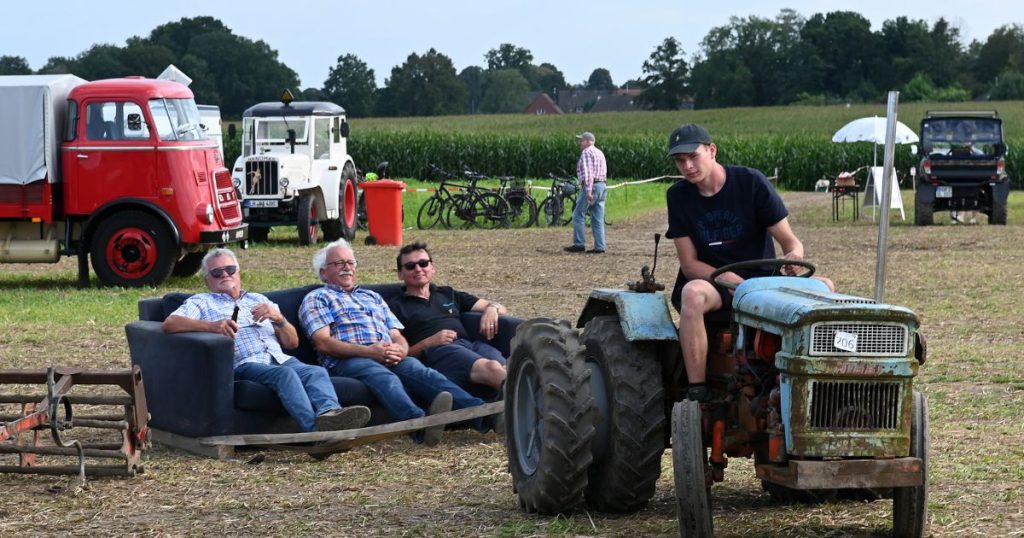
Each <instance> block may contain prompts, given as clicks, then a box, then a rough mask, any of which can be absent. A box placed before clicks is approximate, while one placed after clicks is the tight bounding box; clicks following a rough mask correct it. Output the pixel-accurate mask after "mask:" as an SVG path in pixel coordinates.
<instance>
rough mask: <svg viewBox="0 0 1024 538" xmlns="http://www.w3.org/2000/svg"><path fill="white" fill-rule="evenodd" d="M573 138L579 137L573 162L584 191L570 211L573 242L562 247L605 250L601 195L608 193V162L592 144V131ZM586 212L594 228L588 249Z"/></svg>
mask: <svg viewBox="0 0 1024 538" xmlns="http://www.w3.org/2000/svg"><path fill="white" fill-rule="evenodd" d="M576 139H577V140H579V141H580V150H582V151H581V152H580V160H579V161H578V162H577V163H576V176H577V177H578V178H579V181H580V190H581V191H583V193H582V196H580V197H579V198H577V199H576V207H575V208H574V209H573V212H572V246H568V247H565V249H564V250H565V251H566V252H583V251H587V252H589V253H592V254H604V249H605V244H604V199H605V196H606V194H607V183H606V181H607V179H608V166H607V164H606V163H605V160H604V152H602V151H601V150H599V149H597V146H595V145H594V134H593V133H590V132H585V133H581V134H578V135H576ZM587 213H590V228H591V230H593V232H594V249H593V250H587V224H586V215H587Z"/></svg>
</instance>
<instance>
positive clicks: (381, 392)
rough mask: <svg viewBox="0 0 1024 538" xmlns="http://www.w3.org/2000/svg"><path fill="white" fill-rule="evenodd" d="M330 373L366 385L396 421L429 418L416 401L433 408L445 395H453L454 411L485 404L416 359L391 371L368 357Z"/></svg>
mask: <svg viewBox="0 0 1024 538" xmlns="http://www.w3.org/2000/svg"><path fill="white" fill-rule="evenodd" d="M330 372H331V375H335V376H342V377H351V378H354V379H358V380H360V381H362V382H363V383H365V384H366V386H367V388H368V389H369V390H370V392H371V393H372V394H373V395H374V396H375V397H376V398H377V400H378V401H379V402H380V404H381V405H382V406H384V408H385V409H387V410H388V412H389V413H391V416H393V417H395V419H396V420H409V419H412V418H420V417H422V416H424V415H426V413H425V412H424V411H423V409H422V408H420V406H418V405H416V403H415V402H413V398H416V399H417V400H418V401H420V402H424V404H425V405H430V402H431V401H433V400H434V398H435V397H436V396H437V395H438V394H440V393H441V392H442V391H447V392H450V393H451V394H452V408H453V409H463V408H466V407H473V406H474V405H481V404H483V403H484V401H483V400H481V399H480V398H477V397H475V396H471V395H470V394H469V393H468V392H466V391H464V390H462V389H461V388H459V386H458V385H456V384H455V383H453V382H452V381H451V380H449V379H448V378H447V377H445V376H444V374H442V373H441V372H438V371H437V370H434V369H433V368H427V367H426V366H423V363H422V362H420V361H419V359H416V358H415V357H406V358H405V359H403V360H402V362H400V363H398V364H397V365H395V366H392V367H390V368H389V367H387V366H384V365H383V364H381V363H379V362H377V361H375V360H373V359H370V358H367V357H349V358H347V359H341V360H340V361H338V362H337V363H336V364H335V365H334V366H332V367H331V370H330ZM478 429H479V428H478Z"/></svg>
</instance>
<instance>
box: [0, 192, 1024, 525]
mask: <svg viewBox="0 0 1024 538" xmlns="http://www.w3.org/2000/svg"><path fill="white" fill-rule="evenodd" d="M785 199H786V201H787V204H788V206H789V208H790V210H791V212H792V214H793V216H792V221H793V226H794V229H795V230H796V232H797V234H798V235H799V236H800V237H801V239H803V240H804V243H805V245H806V248H807V254H808V258H809V259H811V260H812V261H814V262H815V263H817V264H818V266H819V271H820V272H821V273H822V274H825V275H827V276H829V277H830V278H832V279H833V280H834V281H835V282H836V284H837V286H838V287H839V289H840V290H842V291H844V292H847V293H851V294H856V295H865V296H871V295H872V294H873V291H874V282H875V244H876V240H877V230H876V228H875V227H873V226H872V223H871V219H870V213H868V214H866V215H862V219H861V220H860V221H859V222H857V223H856V224H852V223H850V222H849V220H846V221H844V222H841V223H832V222H830V218H829V210H830V208H829V199H828V198H827V195H822V194H815V193H791V194H787V195H786V196H785ZM845 217H846V218H847V219H848V217H849V214H846V215H845ZM1015 217H1016V216H1015V215H1011V218H1010V221H1011V225H1010V226H999V227H989V226H987V225H984V224H983V225H979V226H950V225H944V226H935V227H929V228H916V227H914V226H912V225H910V224H909V223H903V222H899V221H898V220H897V222H896V223H894V226H893V228H892V230H891V237H890V245H891V250H890V252H889V256H888V261H887V269H888V278H887V280H886V294H885V299H886V301H887V302H891V303H894V304H901V305H904V306H908V307H909V308H911V309H913V310H915V311H916V312H917V313H918V314H920V315H921V317H922V327H923V329H922V330H923V332H924V333H925V334H926V336H927V337H928V339H929V352H930V353H929V362H928V363H927V364H926V365H925V366H924V367H923V368H922V375H921V378H920V382H921V383H920V386H919V388H920V389H922V390H923V391H924V392H925V394H927V395H928V397H929V400H930V404H931V421H932V424H931V450H932V458H933V459H932V472H931V475H930V480H931V484H930V500H929V510H930V528H931V535H932V536H1021V535H1024V530H1022V529H1024V464H1022V463H1021V461H1022V459H1024V427H1022V424H1021V420H1020V417H1021V416H1024V374H1022V373H1021V369H1020V368H1019V365H1017V364H1016V360H1017V357H1019V356H1020V349H1021V348H1022V345H1024V307H1022V306H1021V304H1020V292H1019V286H1020V283H1021V282H1024V247H1022V242H1021V240H1020V236H1021V227H1020V226H1019V225H1016V224H1014V223H1015V222H1020V220H1021V219H1020V218H1015ZM665 227H666V223H665V217H664V214H663V213H662V212H655V213H652V214H649V215H644V216H640V217H637V218H635V219H631V220H629V221H623V222H612V223H610V225H609V226H608V228H607V232H608V253H606V254H604V255H590V254H567V253H563V252H562V247H563V246H565V245H568V244H570V242H571V231H570V230H569V229H567V228H563V229H544V230H540V229H530V230H501V231H459V232H453V231H440V230H438V231H428V232H421V231H418V230H406V231H405V240H406V241H410V240H414V239H418V240H424V241H427V242H428V243H429V244H430V246H431V248H432V250H433V251H434V256H435V259H436V260H437V264H438V275H439V281H440V282H443V283H447V284H451V285H454V286H456V287H460V288H465V289H468V290H470V291H473V292H475V293H476V294H478V295H480V296H482V297H486V298H489V299H493V300H497V301H500V302H501V303H503V304H505V305H508V306H509V307H510V309H511V311H512V313H513V314H514V315H517V316H520V317H524V318H532V317H540V316H544V317H555V318H561V319H569V320H574V319H575V317H576V316H577V315H578V314H579V311H580V309H581V308H582V305H583V304H584V302H585V299H586V297H587V295H588V293H589V291H590V289H592V288H596V287H612V288H618V287H622V286H623V285H624V284H625V283H626V282H627V281H633V280H636V279H638V278H639V274H640V268H641V266H643V265H644V264H650V263H651V260H652V255H653V244H654V243H653V236H654V234H655V233H656V232H663V231H664V229H665ZM588 240H589V239H588ZM313 250H314V249H312V248H301V247H298V246H296V244H295V243H294V242H291V241H277V242H272V243H271V244H270V245H261V246H257V247H254V248H251V249H249V250H248V251H245V252H244V253H242V255H241V259H242V262H243V264H244V266H245V267H247V268H249V270H250V271H252V272H253V273H256V272H257V271H258V275H257V276H259V278H260V280H259V281H261V282H263V281H273V282H277V281H280V282H282V284H281V286H280V287H287V286H291V285H296V284H297V283H304V282H311V281H312V277H313V275H312V272H311V271H310V269H309V260H310V258H311V255H312V252H313ZM395 251H396V249H395V248H393V247H379V246H377V247H366V246H362V245H361V244H358V245H357V247H356V255H357V258H358V259H359V261H360V267H359V269H360V274H359V276H360V279H361V280H362V281H364V282H383V281H390V280H392V279H393V278H394V276H393V275H394V273H393V267H394V255H395ZM73 262H74V261H73V260H65V261H63V262H61V268H62V269H64V270H68V271H71V270H73V267H74V263H73ZM10 268H12V269H11V270H13V271H23V272H29V273H35V272H39V274H40V278H45V276H43V275H44V269H42V268H40V267H37V266H10ZM677 268H678V265H677V263H676V262H675V255H674V249H673V247H672V245H671V243H670V242H664V241H663V242H662V245H661V249H660V256H659V261H658V266H657V276H658V277H659V280H660V281H662V282H664V283H666V285H669V286H670V285H671V282H672V278H673V277H674V275H675V273H676V270H677ZM5 269H7V268H5ZM47 270H48V269H47ZM199 285H200V282H199V280H198V279H192V280H177V281H172V282H171V283H170V284H169V285H168V286H165V287H163V288H161V289H157V290H152V292H153V293H152V294H150V296H156V295H160V294H162V293H164V292H166V291H170V290H171V289H184V290H192V291H194V290H196V289H198V287H199ZM165 288H166V289H165ZM59 293H60V292H57V291H54V290H49V289H40V290H39V292H38V297H39V299H40V300H60V297H59ZM128 321H130V319H117V320H105V321H101V322H99V323H97V324H96V325H95V326H81V327H74V328H73V329H74V330H70V331H63V332H62V333H60V334H65V335H66V336H62V337H55V338H54V339H53V340H52V341H35V340H33V341H26V340H25V339H24V338H21V337H20V336H19V334H18V330H17V327H14V326H2V327H0V354H5V355H7V356H6V357H0V361H2V363H3V364H4V365H7V364H9V363H10V362H11V361H13V360H14V356H16V357H17V362H18V364H23V365H24V367H43V366H46V365H47V364H48V363H49V362H51V361H52V358H53V357H65V358H66V362H65V363H67V364H69V365H88V366H94V367H107V368H115V367H116V368H122V367H125V366H126V365H127V364H128V362H129V359H128V351H127V346H126V344H125V341H124V335H123V330H122V329H121V327H122V326H123V324H124V323H126V322H128ZM55 323H59V320H55ZM55 334H57V333H55ZM5 341H6V344H5V343H4V342H5ZM68 350H76V351H75V352H72V353H69V352H68ZM79 350H80V351H79ZM146 457H147V464H146V472H145V473H144V474H143V475H140V476H138V477H135V478H127V479H95V480H93V481H91V484H90V489H88V490H85V491H76V490H75V488H74V487H72V483H71V482H70V481H69V480H68V479H66V478H62V477H45V476H34V475H28V476H21V475H9V474H7V475H4V474H0V489H2V491H3V494H2V496H0V536H56V535H60V536H64V535H87V536H91V535H105V534H113V533H128V534H132V535H141V536H168V535H170V536H177V535H215V534H216V535H231V536H236V535H270V536H312V535H318V536H319V535H323V536H502V537H512V536H516V537H519V536H676V535H677V530H676V519H675V517H676V516H675V499H674V496H673V487H672V464H671V457H670V454H668V453H666V455H665V457H664V458H663V460H662V477H661V479H660V480H659V482H658V486H657V490H656V492H655V495H654V498H653V499H652V500H651V502H650V503H649V505H648V506H647V507H645V508H644V509H642V510H640V511H639V512H637V513H635V514H631V515H609V514H602V513H596V512H595V513H588V512H580V513H576V514H572V515H569V516H563V517H558V518H552V517H540V516H535V515H531V514H525V513H523V512H522V511H520V510H519V507H518V501H517V498H516V495H515V494H514V493H513V491H512V485H511V478H510V476H509V474H508V472H507V461H506V454H505V448H504V443H503V439H502V438H500V437H498V436H497V435H495V434H493V433H489V434H479V433H473V432H465V431H456V432H449V433H448V434H446V436H445V439H444V441H443V442H442V443H441V444H440V445H439V446H437V447H434V448H424V447H420V446H416V445H413V444H412V443H411V442H409V441H407V440H405V439H396V440H393V441H389V442H382V443H379V444H376V445H372V446H366V447H361V448H358V449H356V450H353V451H351V452H347V453H344V454H338V455H335V456H333V457H332V458H330V459H328V460H327V461H323V462H317V461H313V460H311V459H309V458H308V457H305V456H302V455H299V454H294V453H288V452H270V451H265V452H246V453H242V454H240V456H239V457H238V458H236V459H234V460H228V461H214V460H209V459H203V458H197V457H193V456H190V455H187V454H184V453H181V452H175V451H171V450H168V449H165V448H162V447H159V446H158V447H154V449H153V450H152V451H150V452H149V453H148V454H147V456H146ZM2 461H3V460H2V457H0V462H2ZM726 477H727V478H726V481H725V482H724V483H723V484H720V485H716V486H715V488H714V489H713V498H714V503H715V504H714V511H715V512H714V513H715V517H716V521H715V528H716V532H717V533H718V535H721V536H787V537H796V536H801V537H804V536H808V537H809V536H815V537H817V536H884V535H887V534H888V532H889V525H890V521H889V518H890V517H891V516H890V514H891V503H890V502H888V501H878V502H871V503H866V502H835V503H826V504H821V505H811V506H808V505H779V504H776V503H774V502H772V501H771V500H770V499H769V498H768V496H767V495H766V494H763V493H762V492H761V491H760V487H759V484H758V483H757V481H756V480H755V479H754V478H753V472H752V467H751V466H750V464H749V462H747V461H745V460H739V459H734V460H732V461H731V462H730V465H729V468H728V470H727V473H726Z"/></svg>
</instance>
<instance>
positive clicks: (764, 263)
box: [708, 258, 815, 290]
mask: <svg viewBox="0 0 1024 538" xmlns="http://www.w3.org/2000/svg"><path fill="white" fill-rule="evenodd" d="M786 265H796V266H799V267H803V268H804V269H807V272H806V273H801V274H799V275H796V276H795V278H811V276H812V275H813V274H814V271H815V267H814V264H813V263H811V262H809V261H805V260H787V259H785V258H766V259H763V260H747V261H745V262H736V263H730V264H729V265H723V266H721V267H719V268H718V269H715V270H714V271H713V272H712V273H711V276H709V277H708V280H710V281H711V282H712V283H714V284H716V285H719V286H722V287H723V288H726V289H730V290H734V289H736V284H734V283H732V282H724V281H719V280H718V277H720V276H722V275H723V274H724V273H728V272H730V271H735V270H737V269H754V268H757V267H772V268H774V269H780V268H782V267H783V266H786Z"/></svg>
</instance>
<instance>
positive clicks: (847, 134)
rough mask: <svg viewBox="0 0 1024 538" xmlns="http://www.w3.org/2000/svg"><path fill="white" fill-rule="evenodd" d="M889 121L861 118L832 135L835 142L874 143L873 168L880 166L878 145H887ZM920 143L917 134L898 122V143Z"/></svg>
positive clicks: (877, 118)
mask: <svg viewBox="0 0 1024 538" xmlns="http://www.w3.org/2000/svg"><path fill="white" fill-rule="evenodd" d="M887 121H888V120H886V119H885V118H879V117H878V116H872V117H870V118H860V119H859V120H853V121H851V122H850V123H847V124H846V125H844V126H843V127H842V128H841V129H839V130H838V131H836V134H834V135H832V141H833V142H872V143H873V144H874V146H873V148H872V150H873V151H872V160H873V161H874V162H873V166H877V165H878V145H879V144H885V124H886V122H887ZM917 141H918V137H917V133H915V132H914V131H913V130H911V129H910V127H907V126H906V125H904V124H903V123H902V122H899V121H897V122H896V143H897V144H913V143H915V142H917Z"/></svg>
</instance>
